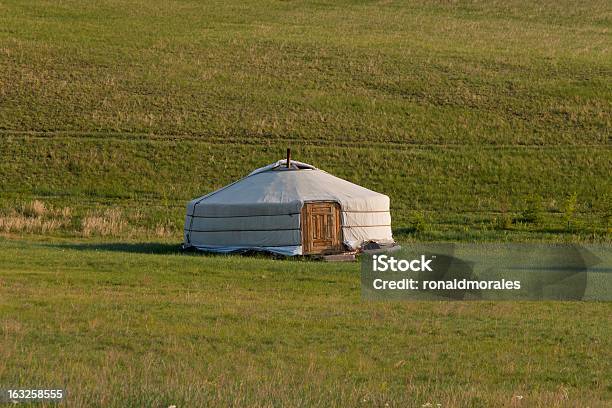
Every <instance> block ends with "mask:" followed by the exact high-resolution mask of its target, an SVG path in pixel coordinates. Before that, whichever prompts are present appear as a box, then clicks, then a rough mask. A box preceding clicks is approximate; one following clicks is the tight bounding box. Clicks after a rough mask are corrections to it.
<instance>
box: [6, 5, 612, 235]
mask: <svg viewBox="0 0 612 408" xmlns="http://www.w3.org/2000/svg"><path fill="white" fill-rule="evenodd" d="M2 11H3V12H2V13H0V27H2V28H1V29H0V55H2V58H0V101H1V103H0V133H2V134H3V137H5V138H6V137H11V141H10V142H9V143H8V144H4V145H3V146H0V157H1V158H2V160H1V161H0V186H1V187H2V190H3V191H5V194H3V197H2V198H3V200H1V201H2V202H1V203H0V205H1V206H3V207H5V208H10V207H13V206H14V205H15V202H16V201H19V200H25V199H30V198H32V197H36V196H39V197H40V196H42V197H48V196H50V197H51V198H46V199H50V200H54V199H55V198H54V197H56V196H58V195H61V196H63V197H64V198H63V199H62V200H59V201H54V202H57V203H58V205H70V206H73V207H79V206H80V205H81V204H80V203H81V202H82V200H83V199H84V198H83V193H86V194H87V200H89V201H88V204H87V206H90V205H91V204H90V203H95V204H96V205H107V204H109V203H111V202H112V204H114V205H119V206H121V207H123V208H125V209H126V211H133V210H135V209H138V210H139V209H140V208H142V201H140V200H139V199H146V200H147V201H148V202H152V203H154V204H155V205H156V206H157V208H156V209H153V210H150V209H148V210H145V212H147V211H148V212H152V214H150V215H147V216H146V217H145V221H144V223H145V224H146V223H149V224H155V223H156V222H164V223H166V224H171V225H173V226H174V228H175V229H177V230H178V229H180V224H181V218H182V211H183V205H184V203H185V201H186V200H188V199H190V198H192V197H194V196H197V195H200V194H203V193H205V192H208V191H210V190H211V189H213V188H215V187H218V186H221V185H223V184H226V183H228V182H230V181H232V180H233V179H235V178H236V177H240V176H242V175H244V174H245V173H246V172H248V171H249V170H250V169H251V168H252V167H255V166H259V165H262V164H265V163H268V162H270V161H272V160H276V159H277V158H278V157H279V156H281V155H282V154H283V152H284V148H285V147H287V146H291V147H293V148H294V150H295V155H296V157H297V158H298V159H302V160H304V161H312V162H314V163H315V164H317V165H319V166H320V167H322V168H325V169H326V170H329V171H331V172H334V173H337V174H339V175H341V176H344V177H346V178H348V179H350V180H352V181H356V182H360V183H363V184H365V185H367V186H369V187H372V188H374V189H376V190H379V191H382V192H385V193H387V194H389V195H390V196H391V197H392V199H393V206H394V217H395V219H394V223H395V225H394V226H395V228H396V232H397V233H398V234H399V235H400V236H401V235H402V233H403V232H409V231H410V227H411V221H410V220H411V218H412V217H413V214H412V212H411V210H424V211H426V212H427V213H428V214H429V218H430V221H429V223H430V224H431V227H430V231H429V232H426V233H424V234H421V235H419V236H416V237H415V238H416V239H453V240H456V239H495V240H500V239H519V240H526V239H549V240H550V239H552V240H566V239H571V240H601V239H604V240H607V239H608V238H607V236H609V234H608V230H609V218H610V214H611V213H612V207H611V202H612V198H611V197H612V192H611V190H612V189H611V187H610V183H609V174H610V172H611V171H612V154H611V152H610V146H609V140H610V129H611V126H610V125H611V123H610V112H611V111H612V96H611V95H612V92H611V89H610V81H611V79H612V78H611V76H610V67H611V65H610V63H609V61H610V60H611V55H610V50H609V47H607V44H608V43H609V41H610V33H609V26H610V11H611V10H610V7H609V5H608V4H607V3H606V2H596V1H591V2H588V3H585V4H583V5H576V4H574V3H571V4H570V3H563V2H543V3H538V4H530V3H523V2H507V1H504V2H485V3H480V2H470V3H461V4H440V3H430V2H419V3H409V4H403V3H401V4H400V3H399V2H334V3H332V4H327V3H322V2H316V3H312V2H277V1H274V2H263V1H260V2H247V3H245V2H218V3H214V2H205V3H201V2H170V3H168V2H160V3H151V2H143V3H141V4H140V5H139V6H134V7H132V8H131V10H129V11H126V10H125V7H124V6H121V5H120V4H119V3H115V2H97V3H96V4H95V5H94V4H90V5H83V4H81V3H78V5H77V3H72V2H69V1H67V2H62V3H58V4H52V5H50V4H47V3H40V2H31V3H23V2H4V3H3V6H2ZM58 132H59V133H58ZM66 132H68V133H66ZM28 135H37V136H38V137H32V136H28ZM168 140H170V141H168ZM245 144H248V146H245ZM519 146H520V147H519ZM219 171H220V172H219ZM43 174H44V177H42V176H41V175H43ZM141 176H143V177H141ZM117 178H119V179H120V180H122V182H121V184H120V185H118V183H116V182H115V181H116V180H117ZM136 180H137V181H138V182H136ZM175 183H176V184H175ZM572 192H576V193H578V203H579V206H578V213H579V215H578V216H577V220H578V222H577V223H576V226H577V228H576V229H577V233H576V234H574V235H572V234H565V233H564V232H563V222H562V221H561V220H560V219H559V216H558V212H559V211H560V210H561V208H562V207H563V202H564V200H566V198H567V196H568V194H570V193H572ZM529 195H539V196H542V197H543V202H544V206H543V207H544V208H543V211H544V212H547V213H548V217H545V218H547V219H546V220H545V221H543V223H542V224H541V225H527V226H520V225H519V226H514V227H512V228H510V230H509V231H508V230H506V229H505V228H502V229H501V230H500V229H499V228H496V227H495V225H496V221H495V218H496V217H497V213H499V212H500V211H502V212H503V211H508V212H510V214H511V216H512V217H516V216H517V214H518V213H520V212H521V211H522V210H524V208H525V206H526V204H525V200H526V197H527V196H529ZM134 198H136V200H135V201H134ZM160 220H161V221H160ZM177 236H178V234H177ZM405 238H410V237H405Z"/></svg>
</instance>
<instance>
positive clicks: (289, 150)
mask: <svg viewBox="0 0 612 408" xmlns="http://www.w3.org/2000/svg"><path fill="white" fill-rule="evenodd" d="M290 167H291V149H289V148H287V168H290Z"/></svg>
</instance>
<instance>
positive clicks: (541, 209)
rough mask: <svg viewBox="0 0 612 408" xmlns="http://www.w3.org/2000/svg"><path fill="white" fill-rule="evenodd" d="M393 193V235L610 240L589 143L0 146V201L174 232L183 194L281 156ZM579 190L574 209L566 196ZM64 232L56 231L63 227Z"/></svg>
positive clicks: (605, 186) (600, 174) (603, 167)
mask: <svg viewBox="0 0 612 408" xmlns="http://www.w3.org/2000/svg"><path fill="white" fill-rule="evenodd" d="M287 145H291V146H293V155H294V157H295V158H296V159H298V160H302V161H306V162H310V163H315V164H316V165H317V166H319V167H320V168H322V169H324V170H327V171H329V172H331V173H332V174H335V175H337V176H339V177H342V178H345V179H347V180H350V181H352V182H355V183H358V184H361V185H364V186H365V187H369V188H371V189H373V190H376V191H380V192H384V193H386V194H387V195H389V196H390V197H391V205H392V215H393V227H394V231H395V234H396V236H398V237H399V238H401V239H408V240H410V239H419V240H422V239H425V240H561V241H566V240H574V241H575V240H578V241H593V240H595V241H601V240H604V241H606V240H609V237H610V234H609V228H610V216H611V213H612V207H611V202H612V190H611V184H610V180H609V176H610V171H611V170H612V154H611V151H610V149H609V148H608V147H603V146H602V147H587V146H542V147H526V146H406V145H396V146H394V145H391V146H386V145H380V146H377V147H372V146H371V147H357V146H350V145H336V144H331V143H318V144H311V143H308V142H306V141H303V142H296V141H292V142H291V143H288V144H285V143H282V142H281V143H269V144H267V145H259V144H249V143H238V142H237V141H227V142H226V143H225V144H222V143H220V142H209V141H200V140H197V139H178V140H177V139H172V138H146V137H142V138H138V137H131V136H123V137H112V138H109V137H103V136H96V135H91V136H89V137H80V136H79V137H77V136H67V135H54V136H47V137H33V136H8V137H6V138H5V139H4V141H3V143H2V144H1V145H0V156H2V157H4V158H5V159H4V161H3V162H1V163H0V183H1V185H2V191H3V194H2V198H1V199H0V206H2V208H4V210H5V212H6V211H9V210H10V209H11V208H16V207H18V206H19V205H20V203H23V202H24V201H27V200H28V199H32V198H37V199H40V200H42V201H44V202H46V203H48V204H50V205H54V206H59V207H61V206H69V207H71V208H72V209H73V210H74V211H75V214H76V220H75V221H74V222H73V223H72V224H70V225H68V226H67V227H66V228H65V229H66V230H71V229H75V228H76V229H78V218H79V217H81V216H83V215H84V214H87V212H88V211H90V210H92V209H99V208H107V207H118V208H121V209H122V210H123V215H124V216H125V218H126V220H127V221H128V223H129V225H130V226H133V227H142V228H154V227H155V226H156V225H164V226H168V228H169V229H170V230H172V231H174V236H175V238H176V239H180V236H181V232H180V231H181V229H182V223H183V219H184V211H185V210H184V209H185V204H186V203H187V201H189V200H190V199H191V198H194V197H197V196H200V195H203V194H205V193H207V192H210V191H212V190H214V189H216V188H219V187H221V186H223V185H225V184H228V183H230V182H232V181H234V180H236V179H238V178H240V177H243V176H245V175H246V174H247V173H248V172H249V171H250V170H251V169H253V168H256V167H258V166H261V165H264V164H266V163H270V162H273V161H275V160H276V159H278V158H280V157H282V155H283V153H284V147H285V146H287ZM572 194H575V195H576V205H575V207H576V208H575V211H574V212H571V213H570V212H568V210H567V202H568V200H569V198H570V197H571V195H572ZM60 232H61V231H60Z"/></svg>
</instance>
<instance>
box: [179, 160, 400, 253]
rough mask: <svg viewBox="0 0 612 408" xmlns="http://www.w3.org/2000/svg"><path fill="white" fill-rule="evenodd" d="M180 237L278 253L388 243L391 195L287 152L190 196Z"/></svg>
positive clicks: (199, 244)
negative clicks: (237, 177)
mask: <svg viewBox="0 0 612 408" xmlns="http://www.w3.org/2000/svg"><path fill="white" fill-rule="evenodd" d="M184 238H185V242H184V247H185V248H195V249H199V250H204V251H212V252H223V253H228V252H241V251H249V250H255V251H266V252H272V253H276V254H281V255H309V254H338V253H343V252H348V251H356V250H359V249H360V248H361V247H362V245H364V244H365V243H368V244H370V242H375V243H378V244H381V245H386V244H392V243H393V237H392V235H391V214H390V212H389V197H387V196H386V195H384V194H380V193H377V192H374V191H372V190H368V189H367V188H364V187H361V186H358V185H356V184H353V183H351V182H348V181H346V180H343V179H341V178H338V177H335V176H333V175H331V174H329V173H327V172H325V171H323V170H320V169H318V168H316V167H314V166H311V165H309V164H306V163H301V162H298V161H292V160H291V159H290V155H289V154H288V155H287V159H283V160H279V161H277V162H276V163H273V164H270V165H268V166H265V167H262V168H259V169H257V170H254V171H253V172H251V173H250V174H249V175H248V176H246V177H244V178H242V179H240V180H238V181H235V182H234V183H232V184H229V185H227V186H225V187H223V188H220V189H219V190H217V191H214V192H212V193H209V194H206V195H204V196H202V197H199V198H196V199H194V200H192V201H190V202H189V204H188V205H187V216H186V218H185V231H184ZM370 245H371V244H370Z"/></svg>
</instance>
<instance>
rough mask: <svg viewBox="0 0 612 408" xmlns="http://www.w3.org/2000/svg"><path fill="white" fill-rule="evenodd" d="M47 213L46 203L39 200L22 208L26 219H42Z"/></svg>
mask: <svg viewBox="0 0 612 408" xmlns="http://www.w3.org/2000/svg"><path fill="white" fill-rule="evenodd" d="M46 212H47V207H46V206H45V203H43V202H42V201H39V200H34V201H30V202H28V203H25V204H24V205H22V206H21V214H22V215H23V216H25V217H42V216H43V215H45V213H46Z"/></svg>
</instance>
